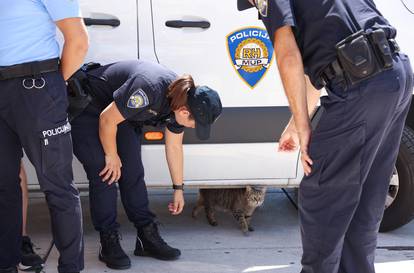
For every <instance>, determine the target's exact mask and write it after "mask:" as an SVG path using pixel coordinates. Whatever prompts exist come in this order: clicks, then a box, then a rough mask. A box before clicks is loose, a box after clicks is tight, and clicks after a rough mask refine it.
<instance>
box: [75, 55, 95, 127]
mask: <svg viewBox="0 0 414 273" xmlns="http://www.w3.org/2000/svg"><path fill="white" fill-rule="evenodd" d="M97 67H100V64H96V63H88V64H85V65H83V66H82V68H81V69H79V70H78V71H76V72H75V74H73V75H72V76H71V77H70V78H69V80H68V81H67V83H68V101H69V107H68V114H69V120H70V121H72V120H73V119H74V118H75V117H77V116H79V115H80V114H81V113H82V112H83V111H84V110H85V109H86V107H88V105H89V104H90V103H91V102H92V100H93V92H91V86H90V84H89V79H88V74H87V72H88V71H90V70H92V69H94V68H97Z"/></svg>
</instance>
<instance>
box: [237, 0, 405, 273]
mask: <svg viewBox="0 0 414 273" xmlns="http://www.w3.org/2000/svg"><path fill="white" fill-rule="evenodd" d="M256 3H257V4H258V9H259V11H260V13H261V17H262V20H263V22H264V24H265V25H266V28H267V30H268V31H269V34H270V35H271V36H274V33H275V31H276V30H278V29H279V28H280V27H283V26H291V27H292V29H293V31H294V33H295V36H296V40H297V43H298V46H299V48H300V51H301V53H302V57H303V63H304V67H305V71H306V74H307V75H309V77H310V79H311V81H312V83H313V84H314V85H315V86H316V87H318V88H321V87H322V86H323V81H321V73H322V71H323V70H324V69H325V68H326V67H327V66H328V65H329V64H330V63H331V62H333V61H334V60H335V58H336V49H335V45H336V44H337V43H338V42H340V41H341V40H343V39H344V38H346V37H348V36H349V35H351V34H352V33H356V32H358V31H359V30H361V29H362V30H369V29H372V30H375V29H378V28H382V29H384V31H385V33H386V36H387V38H394V37H395V35H396V30H395V29H394V28H393V27H392V26H390V25H389V24H388V22H387V20H386V19H384V17H382V15H381V14H380V13H379V12H378V10H377V9H376V7H375V4H374V2H373V1H372V0H296V1H291V0H268V1H266V0H264V1H262V0H257V1H256ZM243 5H247V3H243ZM239 8H240V4H239ZM273 40H274V39H273ZM393 60H394V66H393V69H391V70H387V71H384V72H381V73H380V74H377V75H376V76H373V77H371V78H369V79H366V80H364V81H362V82H361V83H359V84H355V85H353V86H351V87H349V88H347V89H346V90H345V88H346V87H344V85H343V84H342V82H341V81H339V80H338V79H336V78H334V79H332V80H331V81H329V82H328V84H327V86H326V89H327V92H328V96H326V97H322V99H321V105H322V107H323V108H324V113H323V115H322V118H321V120H320V122H319V124H318V126H317V128H316V129H315V130H314V132H313V135H312V138H311V143H310V147H309V154H310V157H311V158H312V159H313V161H314V164H313V166H312V173H311V174H310V176H308V177H305V178H304V179H303V181H302V183H301V185H300V191H299V207H300V208H299V209H300V224H301V232H302V244H303V257H302V265H303V269H302V273H337V272H340V273H373V272H375V269H374V257H375V248H376V243H377V241H376V240H377V232H378V229H379V225H380V222H381V218H382V215H383V211H384V207H385V199H386V195H387V192H388V186H389V181H390V177H391V174H392V171H393V167H394V164H395V161H396V158H397V154H398V149H399V143H400V139H401V135H402V130H403V127H404V123H405V119H406V116H407V113H408V110H409V105H410V101H411V97H412V91H413V72H412V69H411V65H410V61H409V59H408V57H407V56H406V55H404V54H401V53H394V54H393Z"/></svg>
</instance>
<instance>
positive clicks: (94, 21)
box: [83, 18, 121, 27]
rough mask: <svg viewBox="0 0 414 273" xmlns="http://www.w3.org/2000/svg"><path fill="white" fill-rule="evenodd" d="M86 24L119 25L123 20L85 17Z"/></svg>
mask: <svg viewBox="0 0 414 273" xmlns="http://www.w3.org/2000/svg"><path fill="white" fill-rule="evenodd" d="M83 21H84V22H85V25H87V26H110V27H119V26H120V25H121V21H119V19H95V18H83Z"/></svg>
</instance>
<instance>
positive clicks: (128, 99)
mask: <svg viewBox="0 0 414 273" xmlns="http://www.w3.org/2000/svg"><path fill="white" fill-rule="evenodd" d="M152 90H153V89H152V86H151V85H150V84H149V83H147V81H145V79H143V78H142V77H139V76H138V75H135V76H132V77H130V78H129V79H128V80H127V81H126V82H125V83H124V84H123V85H122V86H121V87H120V88H119V89H118V90H116V91H115V92H114V101H115V104H116V106H117V107H118V109H119V111H120V112H121V114H122V116H123V117H124V118H125V119H127V120H133V118H134V117H136V116H137V115H138V114H139V113H141V112H143V111H144V110H148V107H149V106H150V105H151V104H152V102H153V101H154V97H153V93H154V92H153V91H152Z"/></svg>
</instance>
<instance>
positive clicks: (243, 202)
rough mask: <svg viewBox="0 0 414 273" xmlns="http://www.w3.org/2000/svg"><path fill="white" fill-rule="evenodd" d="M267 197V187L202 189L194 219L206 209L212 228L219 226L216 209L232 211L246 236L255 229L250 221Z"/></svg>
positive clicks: (194, 210) (194, 211)
mask: <svg viewBox="0 0 414 273" xmlns="http://www.w3.org/2000/svg"><path fill="white" fill-rule="evenodd" d="M265 195H266V188H265V187H252V186H247V187H246V188H240V189H200V195H199V198H198V201H197V205H196V206H195V208H194V209H193V218H195V217H197V214H198V213H199V212H200V210H201V209H202V208H203V207H204V209H205V212H206V216H207V220H208V222H209V223H210V225H212V226H217V220H216V217H215V209H221V210H225V211H230V212H231V213H232V214H233V216H234V218H235V219H236V220H237V222H238V223H239V225H240V228H241V230H242V231H243V233H244V234H245V235H247V234H248V232H249V231H253V230H254V229H253V228H252V226H251V225H250V220H251V218H252V214H253V212H254V210H255V209H256V208H257V207H259V206H261V205H262V204H263V201H264V199H265Z"/></svg>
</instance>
